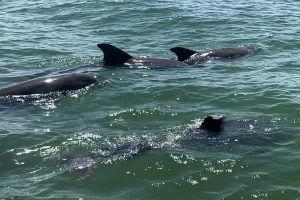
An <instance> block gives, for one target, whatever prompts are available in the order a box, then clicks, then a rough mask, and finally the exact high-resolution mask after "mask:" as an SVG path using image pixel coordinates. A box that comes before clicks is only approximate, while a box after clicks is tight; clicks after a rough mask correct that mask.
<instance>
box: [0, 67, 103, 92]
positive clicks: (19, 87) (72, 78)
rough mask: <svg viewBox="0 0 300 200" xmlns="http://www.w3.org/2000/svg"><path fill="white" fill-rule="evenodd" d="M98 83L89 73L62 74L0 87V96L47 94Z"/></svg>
mask: <svg viewBox="0 0 300 200" xmlns="http://www.w3.org/2000/svg"><path fill="white" fill-rule="evenodd" d="M96 83H98V81H97V79H95V78H94V77H93V76H91V75H87V74H76V73H73V74H64V75H58V76H48V77H43V78H37V79H33V80H29V81H26V82H23V83H19V84H16V85H13V86H10V87H7V88H2V89H0V96H12V95H32V94H47V93H51V92H65V91H73V90H79V89H82V88H85V87H86V86H89V85H92V84H96Z"/></svg>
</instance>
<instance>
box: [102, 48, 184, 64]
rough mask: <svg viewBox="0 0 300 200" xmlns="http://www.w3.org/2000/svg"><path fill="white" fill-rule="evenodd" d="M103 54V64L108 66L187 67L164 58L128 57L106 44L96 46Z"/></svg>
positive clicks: (121, 51) (126, 54)
mask: <svg viewBox="0 0 300 200" xmlns="http://www.w3.org/2000/svg"><path fill="white" fill-rule="evenodd" d="M97 46H98V47H99V48H100V49H101V50H102V51H103V54H104V58H103V61H104V64H105V65H108V66H126V65H130V66H164V67H169V66H173V67H177V66H188V65H187V64H185V63H183V62H180V61H177V60H171V59H166V58H137V57H133V56H131V55H129V54H128V53H126V52H124V51H123V50H121V49H119V48H117V47H115V46H113V45H110V44H106V43H101V44H98V45H97Z"/></svg>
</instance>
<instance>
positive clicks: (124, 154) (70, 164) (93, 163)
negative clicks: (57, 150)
mask: <svg viewBox="0 0 300 200" xmlns="http://www.w3.org/2000/svg"><path fill="white" fill-rule="evenodd" d="M223 121H224V117H223V116H217V115H211V116H207V117H205V119H204V121H203V122H202V123H201V125H200V127H198V128H197V130H196V132H197V133H199V132H198V131H200V132H201V131H207V132H208V133H209V135H215V134H219V133H220V132H221V131H222V130H223ZM193 131H195V130H193ZM202 134H203V132H202ZM192 135H196V134H195V133H194V132H193V133H192ZM192 135H190V136H188V137H185V138H184V140H188V138H191V139H195V137H192ZM164 141H167V139H166V138H164V137H162V138H158V139H155V140H154V141H151V142H149V141H147V140H138V141H131V142H127V143H124V144H121V145H119V146H117V147H113V148H106V149H101V150H100V152H101V153H100V154H99V153H90V154H88V155H85V156H73V157H71V158H70V157H69V158H68V157H66V156H62V157H61V158H60V162H61V163H62V164H65V166H66V169H67V170H68V171H74V172H77V173H78V174H79V176H80V178H85V177H87V176H89V175H90V174H91V173H92V171H93V169H95V168H96V167H97V164H98V163H104V164H105V163H111V162H112V161H118V160H124V159H128V158H131V157H133V156H137V155H140V154H142V153H144V152H147V151H149V150H154V149H156V148H157V147H156V146H157V145H156V144H157V143H162V142H164Z"/></svg>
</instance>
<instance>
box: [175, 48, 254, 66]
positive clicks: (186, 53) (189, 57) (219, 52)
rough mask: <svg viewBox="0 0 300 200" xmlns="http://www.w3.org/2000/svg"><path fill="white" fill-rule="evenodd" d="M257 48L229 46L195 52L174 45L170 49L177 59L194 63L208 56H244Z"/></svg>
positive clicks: (189, 63) (228, 57) (190, 63)
mask: <svg viewBox="0 0 300 200" xmlns="http://www.w3.org/2000/svg"><path fill="white" fill-rule="evenodd" d="M257 50H259V49H258V48H256V47H251V46H250V47H231V48H220V49H214V50H210V51H204V52H197V51H193V50H190V49H187V48H184V47H174V48H171V49H170V51H172V52H173V53H175V54H176V55H177V59H178V61H181V62H184V63H186V64H188V65H194V64H196V63H197V62H199V61H202V60H206V59H210V58H227V59H231V58H236V57H241V56H245V55H247V54H248V53H254V52H256V51H257Z"/></svg>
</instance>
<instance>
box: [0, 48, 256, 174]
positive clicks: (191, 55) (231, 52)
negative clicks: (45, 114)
mask: <svg viewBox="0 0 300 200" xmlns="http://www.w3.org/2000/svg"><path fill="white" fill-rule="evenodd" d="M97 46H98V48H99V49H101V50H102V52H103V55H104V56H103V60H102V61H101V64H102V65H103V67H112V68H119V67H125V68H126V67H128V66H150V67H151V66H156V67H187V66H195V65H197V64H199V63H200V62H202V61H204V60H207V59H217V58H224V59H232V58H237V57H241V56H245V55H247V54H254V53H256V52H257V51H258V50H260V49H259V48H257V47H252V46H249V47H232V48H220V49H214V50H208V51H204V52H197V51H194V50H190V49H187V48H184V47H174V48H171V49H170V51H171V52H174V53H175V54H176V56H177V60H175V59H167V58H139V57H134V56H132V55H130V54H129V53H127V52H125V51H123V50H121V49H119V48H117V47H115V46H113V45H111V44H107V43H100V44H98V45H97ZM80 68H81V69H84V66H81V67H80ZM74 70H76V69H74ZM67 71H68V70H67ZM65 72H66V71H63V72H58V73H57V74H58V75H45V76H42V77H36V78H34V79H32V80H29V81H26V82H23V83H18V84H15V85H12V86H9V87H6V88H2V89H0V97H2V98H6V97H11V96H15V95H17V96H19V95H29V96H30V95H35V94H50V93H53V92H54V93H55V92H62V93H65V92H69V91H76V90H79V89H83V88H86V87H88V86H92V85H103V84H101V83H103V82H99V81H98V80H97V79H96V78H95V77H93V76H91V75H88V74H85V73H65ZM42 74H43V73H42ZM45 74H46V73H45ZM223 120H224V117H223V116H207V117H205V119H204V121H203V122H202V124H201V126H200V127H199V128H198V129H197V130H195V131H192V135H193V136H195V133H197V134H198V133H199V132H203V131H208V132H213V133H220V132H221V131H222V128H223ZM188 138H189V137H188ZM193 138H194V137H193ZM164 140H165V139H164V138H160V139H158V140H157V141H153V142H152V143H149V142H148V141H144V140H142V141H135V142H129V143H125V144H123V145H120V146H118V147H117V148H114V149H107V150H106V151H107V154H106V156H105V157H103V155H97V154H89V155H87V156H82V157H73V158H68V159H65V158H62V159H61V160H62V161H63V162H64V163H66V166H67V168H68V169H69V170H71V171H72V170H76V171H82V172H83V173H81V175H82V176H83V177H85V176H87V175H89V174H90V173H91V171H92V169H93V168H94V166H95V164H96V163H98V162H105V160H107V159H108V158H107V157H109V159H112V158H115V159H117V158H119V157H120V156H121V157H132V156H133V155H136V154H140V153H142V152H144V151H147V150H151V149H154V148H153V144H154V143H155V142H161V141H164Z"/></svg>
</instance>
